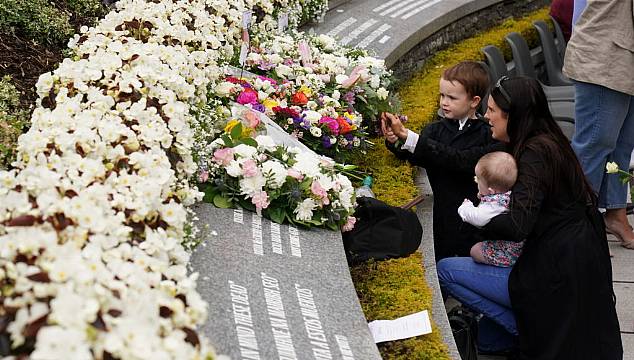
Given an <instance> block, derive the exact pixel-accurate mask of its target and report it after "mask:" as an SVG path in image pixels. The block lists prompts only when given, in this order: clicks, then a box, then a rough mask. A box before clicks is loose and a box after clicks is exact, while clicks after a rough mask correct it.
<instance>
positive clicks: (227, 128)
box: [225, 119, 240, 133]
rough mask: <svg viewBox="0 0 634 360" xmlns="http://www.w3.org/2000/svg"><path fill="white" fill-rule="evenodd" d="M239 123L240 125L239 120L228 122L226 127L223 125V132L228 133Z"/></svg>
mask: <svg viewBox="0 0 634 360" xmlns="http://www.w3.org/2000/svg"><path fill="white" fill-rule="evenodd" d="M239 123H240V120H236V119H233V120H231V121H229V122H228V123H227V125H225V132H226V133H230V132H231V129H233V128H234V127H236V125H238V124H239Z"/></svg>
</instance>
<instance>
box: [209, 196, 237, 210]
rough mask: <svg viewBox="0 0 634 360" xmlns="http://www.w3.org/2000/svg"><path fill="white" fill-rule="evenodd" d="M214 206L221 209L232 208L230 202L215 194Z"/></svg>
mask: <svg viewBox="0 0 634 360" xmlns="http://www.w3.org/2000/svg"><path fill="white" fill-rule="evenodd" d="M214 205H215V206H216V207H219V208H221V209H228V208H230V207H232V206H233V204H232V203H231V200H229V199H227V198H226V197H224V196H222V194H216V196H214Z"/></svg>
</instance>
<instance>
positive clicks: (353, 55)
mask: <svg viewBox="0 0 634 360" xmlns="http://www.w3.org/2000/svg"><path fill="white" fill-rule="evenodd" d="M252 42H253V45H252V46H251V52H250V53H249V55H248V56H247V59H246V69H247V70H249V71H250V72H253V73H256V74H259V75H264V76H267V77H270V78H273V79H275V80H278V81H280V82H285V81H289V82H292V83H293V87H294V88H296V89H306V90H307V91H303V95H304V96H303V95H302V94H296V101H298V102H304V101H310V99H308V97H309V96H310V94H319V97H320V99H321V101H322V102H326V103H329V102H332V103H335V102H336V103H337V104H338V105H339V106H340V107H343V108H347V110H348V112H349V113H350V114H357V113H359V114H360V115H361V118H362V119H364V120H365V121H364V125H365V126H366V127H368V128H369V130H371V131H374V130H376V128H377V126H378V116H379V114H380V113H381V112H383V111H387V110H391V111H394V109H395V107H398V105H399V104H398V101H397V99H396V97H395V96H394V95H393V94H390V91H389V89H390V88H391V86H392V82H391V74H390V72H389V71H387V70H386V68H385V64H384V62H383V60H379V59H376V58H374V57H371V56H368V53H367V52H366V51H364V50H360V49H351V48H347V47H344V46H341V45H338V44H337V42H336V41H335V39H334V38H332V37H330V36H327V35H323V34H322V35H318V36H317V35H307V34H304V33H301V32H289V33H287V34H280V35H272V34H269V33H267V34H260V35H258V36H255V37H254V39H253V41H252ZM236 66H237V65H236ZM315 103H317V104H319V101H315ZM309 108H310V106H309Z"/></svg>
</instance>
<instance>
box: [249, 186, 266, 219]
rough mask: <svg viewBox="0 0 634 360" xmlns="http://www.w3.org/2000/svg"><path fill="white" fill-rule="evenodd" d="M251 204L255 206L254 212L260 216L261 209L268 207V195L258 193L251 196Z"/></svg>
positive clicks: (264, 192) (261, 192)
mask: <svg viewBox="0 0 634 360" xmlns="http://www.w3.org/2000/svg"><path fill="white" fill-rule="evenodd" d="M251 202H252V203H253V205H255V211H256V212H257V213H258V215H260V213H261V212H262V209H266V208H267V207H268V206H269V195H268V194H267V193H266V191H259V192H256V193H255V194H253V197H251Z"/></svg>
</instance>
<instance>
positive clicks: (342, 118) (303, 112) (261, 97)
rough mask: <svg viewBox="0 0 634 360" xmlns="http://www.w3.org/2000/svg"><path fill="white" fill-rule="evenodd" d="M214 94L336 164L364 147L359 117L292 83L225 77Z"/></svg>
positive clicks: (334, 102)
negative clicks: (264, 119)
mask: <svg viewBox="0 0 634 360" xmlns="http://www.w3.org/2000/svg"><path fill="white" fill-rule="evenodd" d="M214 92H215V94H216V96H218V97H220V98H221V99H223V98H224V99H227V100H231V101H234V102H237V103H239V104H241V105H245V106H249V107H251V108H252V109H254V110H256V111H260V112H262V113H264V114H265V115H267V116H268V117H269V118H271V119H273V120H274V121H275V122H276V123H277V124H279V125H280V126H281V127H282V128H283V129H284V130H285V131H286V132H288V133H289V134H291V135H292V136H293V137H295V138H297V139H299V140H300V141H301V142H303V143H304V144H306V145H307V146H308V147H309V148H310V149H312V150H313V151H315V152H317V153H319V154H323V155H326V156H329V157H332V158H333V159H335V160H336V161H339V162H347V161H349V160H350V159H352V158H353V157H354V156H357V155H360V154H363V153H365V150H366V149H367V147H368V144H369V143H368V142H367V141H366V140H365V139H366V133H365V132H364V130H363V128H362V126H361V116H360V115H359V114H358V113H355V112H354V109H352V108H347V107H346V108H342V107H341V104H340V102H339V101H338V100H336V99H333V98H331V97H329V96H327V95H323V94H319V93H316V92H314V91H313V90H311V89H310V88H309V87H307V86H301V87H299V88H295V83H294V82H291V81H288V80H285V81H283V82H280V83H278V82H277V81H276V80H273V79H271V78H267V77H264V76H262V75H257V76H256V77H255V78H254V79H245V78H240V79H238V78H236V77H233V76H229V77H226V78H225V79H224V80H222V81H220V82H219V83H218V85H217V86H216V87H215V89H214ZM227 105H228V104H227ZM350 109H352V111H351V110H350Z"/></svg>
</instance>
